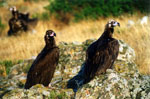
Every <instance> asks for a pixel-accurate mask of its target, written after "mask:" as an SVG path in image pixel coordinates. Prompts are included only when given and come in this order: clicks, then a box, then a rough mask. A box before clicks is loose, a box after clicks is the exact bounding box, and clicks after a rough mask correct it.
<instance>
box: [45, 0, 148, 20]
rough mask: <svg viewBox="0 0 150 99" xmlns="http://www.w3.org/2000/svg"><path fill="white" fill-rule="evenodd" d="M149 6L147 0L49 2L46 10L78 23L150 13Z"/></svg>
mask: <svg viewBox="0 0 150 99" xmlns="http://www.w3.org/2000/svg"><path fill="white" fill-rule="evenodd" d="M145 5H146V6H145ZM149 5H150V1H149V0H50V4H49V5H48V6H47V7H46V8H47V10H49V11H50V13H51V14H54V15H55V16H57V17H58V16H59V18H60V17H61V18H63V17H66V15H67V14H68V13H69V14H71V15H72V16H74V20H75V21H79V20H82V19H98V18H99V17H100V16H104V17H108V16H119V15H121V14H123V13H130V14H132V13H134V11H135V10H140V11H141V12H150V9H149Z"/></svg>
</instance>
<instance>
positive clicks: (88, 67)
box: [67, 20, 120, 94]
mask: <svg viewBox="0 0 150 99" xmlns="http://www.w3.org/2000/svg"><path fill="white" fill-rule="evenodd" d="M115 26H120V24H119V23H118V22H117V21H114V20H110V21H108V23H107V24H106V25H105V29H104V32H103V34H102V35H101V36H100V38H99V39H98V40H97V41H95V42H93V43H92V44H91V45H90V46H89V47H88V49H87V51H86V60H85V62H84V63H83V64H82V66H81V69H80V71H79V73H78V74H77V75H76V76H74V77H73V78H71V79H70V80H69V81H68V82H67V88H72V89H73V91H74V93H75V94H76V92H77V90H78V88H80V87H82V85H84V84H86V83H88V82H90V81H91V80H92V79H93V78H94V77H95V76H98V75H100V74H103V73H105V72H106V70H107V69H108V68H112V67H113V64H114V61H115V60H116V59H117V56H118V53H119V43H118V40H116V39H115V38H113V37H112V36H113V33H114V27H115Z"/></svg>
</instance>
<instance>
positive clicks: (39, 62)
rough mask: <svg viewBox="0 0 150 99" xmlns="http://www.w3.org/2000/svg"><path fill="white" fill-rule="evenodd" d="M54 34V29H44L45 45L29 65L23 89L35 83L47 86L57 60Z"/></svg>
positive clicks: (57, 50) (57, 51) (57, 52)
mask: <svg viewBox="0 0 150 99" xmlns="http://www.w3.org/2000/svg"><path fill="white" fill-rule="evenodd" d="M54 36H56V34H55V32H54V31H52V30H47V31H46V34H45V37H44V38H45V43H46V45H45V47H44V49H43V50H42V51H41V52H40V54H39V55H38V56H37V58H36V59H35V61H34V62H33V64H32V65H31V68H30V70H29V72H28V74H27V81H26V83H25V89H29V88H30V87H32V86H33V85H36V84H43V85H44V86H48V85H49V83H50V82H51V80H52V78H53V75H54V72H55V69H56V65H57V64H58V60H59V48H58V47H57V46H56V43H55V38H54Z"/></svg>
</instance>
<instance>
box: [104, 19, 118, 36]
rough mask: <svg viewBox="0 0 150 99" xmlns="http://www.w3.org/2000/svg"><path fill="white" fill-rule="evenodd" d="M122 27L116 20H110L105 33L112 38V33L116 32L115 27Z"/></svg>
mask: <svg viewBox="0 0 150 99" xmlns="http://www.w3.org/2000/svg"><path fill="white" fill-rule="evenodd" d="M116 26H120V23H119V22H117V21H115V20H110V21H108V22H107V24H106V25H105V31H106V32H107V33H108V35H110V36H112V33H113V32H114V27H116Z"/></svg>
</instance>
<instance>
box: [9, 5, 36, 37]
mask: <svg viewBox="0 0 150 99" xmlns="http://www.w3.org/2000/svg"><path fill="white" fill-rule="evenodd" d="M10 11H11V13H12V18H11V19H10V20H9V22H8V23H9V30H8V36H11V35H16V34H17V32H18V31H21V30H23V31H25V32H26V31H27V30H29V28H30V27H33V28H34V27H35V26H36V24H37V21H38V20H37V18H33V19H30V18H29V13H27V14H23V13H20V12H19V11H18V10H17V9H16V7H12V8H10Z"/></svg>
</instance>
